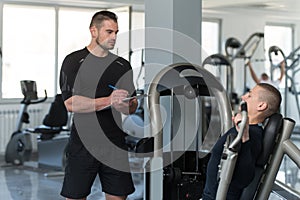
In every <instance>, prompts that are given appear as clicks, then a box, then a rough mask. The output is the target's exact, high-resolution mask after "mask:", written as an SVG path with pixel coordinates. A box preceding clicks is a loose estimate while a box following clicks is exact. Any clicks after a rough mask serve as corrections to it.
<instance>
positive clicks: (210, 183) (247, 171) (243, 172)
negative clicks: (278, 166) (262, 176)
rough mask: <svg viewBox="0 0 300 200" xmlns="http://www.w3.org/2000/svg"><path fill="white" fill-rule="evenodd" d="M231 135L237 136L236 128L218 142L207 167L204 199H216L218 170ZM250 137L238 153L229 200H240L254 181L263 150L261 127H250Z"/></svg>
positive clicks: (228, 195)
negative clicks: (257, 162) (244, 189)
mask: <svg viewBox="0 0 300 200" xmlns="http://www.w3.org/2000/svg"><path fill="white" fill-rule="evenodd" d="M229 134H233V135H235V136H236V135H237V130H236V129H235V127H233V128H231V129H229V130H228V131H227V132H226V133H225V134H224V135H222V137H221V138H220V139H219V140H218V141H217V142H216V144H215V145H214V147H213V149H212V151H211V157H210V160H209V162H208V165H207V175H206V184H205V188H204V194H203V199H204V200H208V199H209V200H211V199H215V196H216V192H217V189H218V184H219V183H218V178H217V176H218V169H219V164H220V160H221V156H222V153H223V149H224V144H225V142H226V138H227V136H228V135H229ZM249 137H250V140H248V141H247V142H245V143H242V145H241V148H240V150H239V153H238V158H237V161H236V165H235V169H234V173H233V176H232V180H231V183H230V185H229V188H228V193H227V198H226V199H228V200H234V199H239V197H240V195H241V192H242V189H243V188H245V187H246V186H247V185H248V184H249V183H250V182H251V181H252V179H253V177H254V173H255V163H256V160H257V158H258V156H259V154H260V152H261V149H262V137H263V129H262V127H261V126H260V125H257V124H256V125H250V126H249Z"/></svg>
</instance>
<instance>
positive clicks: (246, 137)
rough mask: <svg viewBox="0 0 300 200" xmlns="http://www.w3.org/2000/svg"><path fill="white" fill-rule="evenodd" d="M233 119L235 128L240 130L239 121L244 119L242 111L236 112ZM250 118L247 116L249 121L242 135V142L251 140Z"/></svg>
mask: <svg viewBox="0 0 300 200" xmlns="http://www.w3.org/2000/svg"><path fill="white" fill-rule="evenodd" d="M232 121H233V123H234V125H235V128H236V130H237V131H240V127H239V123H240V122H241V121H242V115H241V113H238V114H236V115H235V116H234V117H232ZM249 139H250V138H249V118H248V116H247V122H246V125H245V128H244V133H243V137H242V143H244V142H247V141H248V140H249Z"/></svg>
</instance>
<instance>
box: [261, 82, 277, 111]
mask: <svg viewBox="0 0 300 200" xmlns="http://www.w3.org/2000/svg"><path fill="white" fill-rule="evenodd" d="M257 85H258V86H259V87H261V88H263V90H265V92H264V93H263V95H261V98H262V99H264V100H265V101H267V103H268V115H271V114H273V113H276V112H278V110H279V108H280V104H281V101H282V97H281V94H280V92H279V90H278V89H277V88H275V87H274V86H272V85H271V84H269V83H259V84H257Z"/></svg>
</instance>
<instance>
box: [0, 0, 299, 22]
mask: <svg viewBox="0 0 300 200" xmlns="http://www.w3.org/2000/svg"><path fill="white" fill-rule="evenodd" d="M0 1H7V0H0ZM13 1H14V0H10V1H9V2H13ZM15 1H18V2H20V1H21V2H39V3H45V2H47V3H49V4H59V5H75V6H76V5H77V6H81V7H82V5H86V6H93V7H97V8H113V7H119V6H127V5H132V7H133V9H134V10H144V2H145V1H146V0H15ZM149 1H150V0H149ZM202 7H203V10H204V11H210V10H216V11H232V10H233V9H235V10H236V9H239V10H250V9H251V10H256V11H262V12H280V13H281V14H282V13H286V14H288V15H291V14H294V15H295V14H297V15H299V19H300V14H298V13H300V0H202Z"/></svg>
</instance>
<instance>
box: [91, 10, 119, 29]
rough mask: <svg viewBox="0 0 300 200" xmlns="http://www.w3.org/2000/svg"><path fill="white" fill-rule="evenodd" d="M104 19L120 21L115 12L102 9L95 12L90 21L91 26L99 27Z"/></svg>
mask: <svg viewBox="0 0 300 200" xmlns="http://www.w3.org/2000/svg"><path fill="white" fill-rule="evenodd" d="M104 20H113V21H114V22H116V23H118V17H117V15H116V14H115V13H113V12H111V11H107V10H102V11H99V12H96V13H95V14H94V16H93V17H92V20H91V23H90V28H91V27H92V26H96V27H97V28H99V27H100V26H101V24H102V22H103V21H104Z"/></svg>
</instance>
